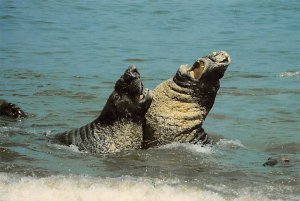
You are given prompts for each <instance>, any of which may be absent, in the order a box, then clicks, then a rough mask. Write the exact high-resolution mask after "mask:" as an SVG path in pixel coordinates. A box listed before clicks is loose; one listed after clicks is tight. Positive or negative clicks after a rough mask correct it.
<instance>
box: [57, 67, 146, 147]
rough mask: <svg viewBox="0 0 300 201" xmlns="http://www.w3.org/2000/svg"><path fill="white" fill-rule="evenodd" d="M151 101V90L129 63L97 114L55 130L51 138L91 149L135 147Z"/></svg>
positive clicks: (139, 138) (140, 137) (139, 139)
mask: <svg viewBox="0 0 300 201" xmlns="http://www.w3.org/2000/svg"><path fill="white" fill-rule="evenodd" d="M151 101H152V95H151V91H149V90H148V89H144V88H143V83H142V80H141V78H140V74H139V72H138V70H137V68H136V67H135V66H130V67H129V68H128V69H127V70H126V71H125V72H124V74H123V75H122V76H121V77H120V79H119V80H118V81H117V82H116V84H115V89H114V91H113V92H112V93H111V95H110V96H109V98H108V100H107V102H106V104H105V106H104V108H103V110H102V112H101V113H100V115H99V116H98V118H96V119H95V120H94V121H92V122H91V123H89V124H87V125H85V126H83V127H81V128H77V129H73V130H71V131H66V132H63V133H61V134H57V135H56V136H55V137H54V138H55V141H58V142H59V143H61V144H65V145H71V144H73V145H76V146H78V148H79V150H81V151H89V152H92V153H114V152H119V151H123V150H131V149H139V148H141V143H142V140H143V118H144V115H145V113H146V111H147V109H148V108H149V106H150V104H151Z"/></svg>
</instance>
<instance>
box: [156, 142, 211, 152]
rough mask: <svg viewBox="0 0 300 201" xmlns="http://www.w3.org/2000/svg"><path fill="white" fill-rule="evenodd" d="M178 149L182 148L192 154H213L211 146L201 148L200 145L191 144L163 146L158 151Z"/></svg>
mask: <svg viewBox="0 0 300 201" xmlns="http://www.w3.org/2000/svg"><path fill="white" fill-rule="evenodd" d="M178 147H180V148H184V149H186V150H188V151H190V152H194V153H204V154H212V153H213V152H214V151H213V149H212V147H211V146H201V145H200V144H191V143H171V144H167V145H163V146H161V147H160V148H159V149H174V148H178Z"/></svg>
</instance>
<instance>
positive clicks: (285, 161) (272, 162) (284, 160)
mask: <svg viewBox="0 0 300 201" xmlns="http://www.w3.org/2000/svg"><path fill="white" fill-rule="evenodd" d="M279 162H280V163H281V164H288V163H290V159H289V158H288V157H281V158H279V159H276V158H271V157H269V158H268V160H267V162H265V163H264V164H263V166H274V165H276V164H277V163H279Z"/></svg>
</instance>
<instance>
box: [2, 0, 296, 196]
mask: <svg viewBox="0 0 300 201" xmlns="http://www.w3.org/2000/svg"><path fill="white" fill-rule="evenodd" d="M299 10H300V3H299V2H298V1H287V2H286V1H267V0H266V1H260V2H257V1H248V2H242V1H236V0H229V1H210V2H204V1H194V2H193V3H184V2H181V1H171V2H168V3H163V2H153V1H113V2H111V1H63V2H59V1H22V2H20V1H16V2H15V1H2V2H0V27H1V28H0V78H1V79H0V98H2V99H7V100H9V101H11V102H14V103H17V104H18V105H20V106H21V107H22V108H23V109H24V110H25V111H27V112H28V113H29V118H28V119H24V120H21V121H11V120H8V119H4V118H1V119H0V171H1V173H0V200H49V199H51V200H80V199H81V200H115V199H116V195H118V196H119V197H118V199H119V200H169V199H170V197H172V200H234V199H236V200H299V197H300V182H299V181H300V157H299V154H300V137H299V132H300V127H299V125H300V105H299V101H300V62H299V54H300V50H299V47H300V37H299V36H300V25H299V20H300V14H299ZM216 50H226V51H227V52H228V53H229V54H230V55H231V58H232V61H233V62H232V64H231V65H230V66H229V68H228V70H227V72H226V74H225V77H224V78H223V79H222V80H221V89H220V90H219V93H218V96H217V99H216V102H215V105H214V107H213V109H212V111H211V112H210V114H209V115H208V117H207V119H206V122H205V124H204V128H205V129H206V131H207V132H208V133H211V134H212V135H213V136H215V137H216V138H222V140H221V141H219V142H218V143H217V145H215V146H213V147H201V146H197V145H190V144H172V145H167V146H164V147H161V148H158V149H149V150H136V151H129V152H123V153H117V154H110V155H95V154H89V153H82V152H79V151H78V150H77V149H76V147H73V146H71V147H65V146H59V145H55V144H51V143H50V142H48V141H47V140H46V136H49V135H50V136H51V135H54V134H55V133H57V132H60V131H64V130H67V129H71V128H75V127H79V126H82V125H84V124H86V123H88V122H90V121H92V120H93V119H94V118H95V117H96V116H97V114H99V111H100V110H101V108H102V107H103V105H104V104H105V102H106V100H107V97H108V95H109V94H110V93H111V91H112V90H113V86H114V83H115V81H116V80H117V79H118V78H119V76H120V75H121V74H122V73H123V71H124V70H125V69H126V67H127V66H128V65H130V64H135V65H137V66H138V68H139V71H140V72H141V75H142V78H143V81H144V85H145V86H146V87H148V88H150V89H153V88H154V87H155V86H156V85H157V84H159V83H160V82H162V81H163V80H165V79H167V78H169V77H171V76H172V75H174V74H175V72H176V70H177V68H178V67H179V65H180V64H185V63H188V64H192V63H193V61H194V60H195V59H196V58H198V57H200V56H203V55H205V54H207V53H210V52H211V51H216ZM268 157H274V158H289V159H290V162H288V163H279V164H278V165H276V166H274V167H264V166H262V164H263V163H264V162H265V161H266V160H267V158H268Z"/></svg>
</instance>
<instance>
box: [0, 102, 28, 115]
mask: <svg viewBox="0 0 300 201" xmlns="http://www.w3.org/2000/svg"><path fill="white" fill-rule="evenodd" d="M0 116H5V117H10V118H14V119H21V118H25V117H27V115H26V114H25V112H24V111H23V110H21V108H20V107H18V106H17V105H16V104H13V103H10V102H7V101H6V100H0Z"/></svg>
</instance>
